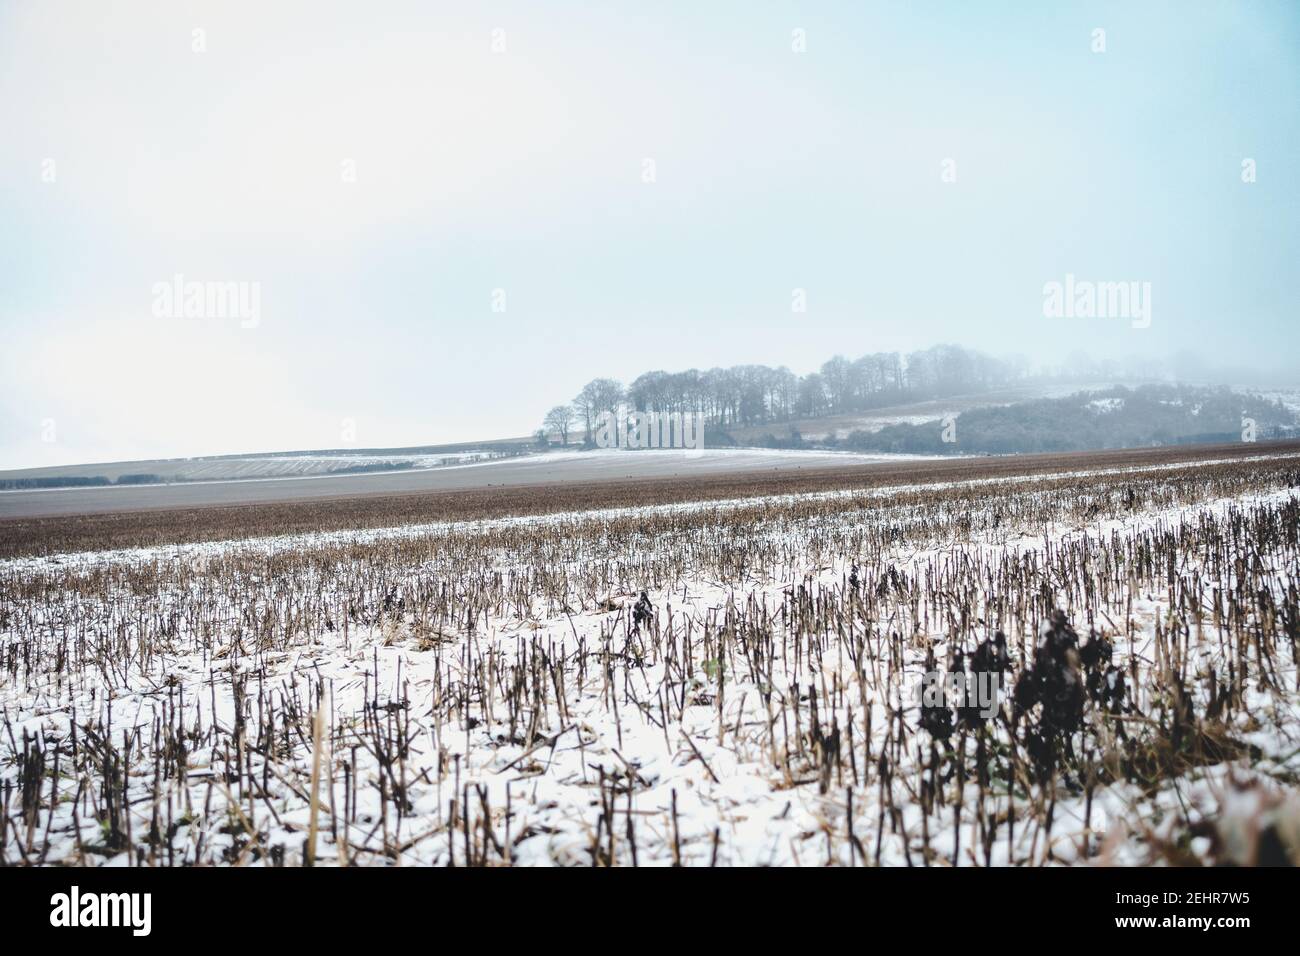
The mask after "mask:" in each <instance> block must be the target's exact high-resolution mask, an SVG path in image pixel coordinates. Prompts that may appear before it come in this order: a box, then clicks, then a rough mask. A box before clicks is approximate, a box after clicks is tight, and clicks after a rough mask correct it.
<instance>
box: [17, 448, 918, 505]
mask: <svg viewBox="0 0 1300 956" xmlns="http://www.w3.org/2000/svg"><path fill="white" fill-rule="evenodd" d="M406 460H407V459H403V461H406ZM910 460H917V461H923V460H926V459H925V458H924V457H923V456H915V455H889V454H871V455H860V454H853V453H849V452H835V451H781V450H766V449H749V448H706V449H702V450H700V451H683V450H645V451H617V450H613V449H610V450H594V451H570V452H550V453H547V454H532V455H520V456H515V457H510V458H498V459H472V460H453V459H452V458H450V457H449V458H447V460H446V461H444V460H443V456H436V458H431V459H429V460H428V461H423V460H420V461H417V462H416V463H415V464H414V465H413V466H412V467H410V468H403V469H402V470H400V471H387V472H383V471H378V472H370V473H363V474H342V475H340V474H330V473H328V472H325V471H322V472H320V473H317V474H312V473H306V472H303V473H290V474H285V475H278V476H263V477H248V478H246V477H238V478H231V479H228V480H220V481H218V480H204V481H187V482H183V483H177V484H163V485H158V484H151V485H142V486H140V485H121V486H117V485H114V486H108V487H83V488H50V489H32V490H19V491H0V518H11V517H36V516H49V515H71V514H104V513H112V512H121V511H139V510H144V509H151V508H162V507H191V508H199V507H208V506H212V505H233V504H259V503H260V504H265V503H271V502H283V501H306V500H312V499H322V498H340V497H350V496H352V495H364V494H406V493H411V492H436V491H463V490H468V489H481V488H490V487H503V486H520V485H543V484H546V485H550V484H558V483H565V482H583V481H625V480H640V479H654V478H691V477H696V476H707V475H727V474H751V473H752V474H757V473H761V472H779V471H790V470H798V469H801V468H833V467H839V466H846V465H865V464H878V463H883V462H894V461H910ZM308 461H310V462H314V463H315V465H313V467H315V466H320V465H322V459H316V458H311V459H308ZM330 461H331V462H334V463H335V464H334V465H331V466H330V467H332V468H333V467H342V466H339V465H337V462H339V461H343V459H337V458H332V459H330ZM368 463H370V464H373V463H374V462H373V460H372V459H358V460H357V461H356V462H351V463H350V464H352V465H356V464H362V465H364V464H368Z"/></svg>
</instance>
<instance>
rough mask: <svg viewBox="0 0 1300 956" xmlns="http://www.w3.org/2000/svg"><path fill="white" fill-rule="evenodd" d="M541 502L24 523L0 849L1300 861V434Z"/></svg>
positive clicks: (302, 505) (10, 545)
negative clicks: (955, 694)
mask: <svg viewBox="0 0 1300 956" xmlns="http://www.w3.org/2000/svg"><path fill="white" fill-rule="evenodd" d="M548 487H549V491H544V490H542V489H541V488H538V487H524V488H515V489H506V490H505V492H510V493H513V494H516V495H518V496H520V497H517V498H513V499H512V498H506V499H505V500H502V498H501V494H504V493H505V492H498V490H497V489H492V490H491V491H490V492H489V491H486V490H484V491H480V492H477V493H475V494H472V495H468V496H464V497H462V498H461V500H460V501H459V504H453V498H455V497H456V496H448V497H447V499H446V500H441V499H438V498H436V497H430V496H429V495H411V496H405V497H403V496H378V497H371V498H365V499H360V501H359V502H358V501H355V500H354V501H340V502H339V503H338V507H339V509H340V510H339V511H338V512H332V511H329V510H328V509H326V510H325V511H323V512H322V511H321V509H322V502H290V503H285V504H277V505H273V506H253V507H252V508H251V509H233V510H232V509H220V508H218V509H208V510H206V511H198V512H186V511H176V510H159V511H148V512H141V513H139V514H136V515H110V516H100V517H98V518H91V519H76V520H80V521H86V520H89V521H92V522H98V521H101V520H102V521H107V522H121V525H120V526H119V527H117V528H116V530H105V527H104V526H103V525H97V526H95V528H96V530H92V531H90V532H86V531H85V530H84V529H83V530H82V532H81V534H82V535H83V537H82V538H80V539H78V538H77V533H78V532H77V531H76V529H74V528H72V527H70V525H69V524H68V523H75V522H74V519H70V518H54V519H49V520H50V521H52V522H54V524H46V525H40V524H35V525H33V524H31V523H24V522H8V523H7V524H8V525H12V526H14V527H21V528H24V529H25V533H26V534H27V535H28V537H26V538H23V537H21V536H18V537H9V538H7V539H6V541H7V545H6V550H7V552H8V553H9V554H11V555H12V556H11V557H8V558H6V559H4V560H0V864H28V865H35V864H47V865H49V864H60V863H81V864H90V865H101V864H102V865H153V866H166V865H173V866H175V865H195V864H218V865H255V866H278V865H299V864H302V863H304V862H308V861H310V862H314V863H316V864H324V865H339V866H344V865H346V866H389V865H396V864H399V863H400V864H427V865H447V864H454V865H458V866H463V865H476V866H500V865H512V864H523V865H582V866H591V865H598V866H609V865H620V866H622V865H674V864H681V865H701V866H707V865H713V864H716V865H728V864H750V865H769V864H771V865H817V866H821V865H827V864H831V865H845V866H851V865H902V866H906V865H912V866H1003V865H1012V866H1050V865H1068V864H1080V863H1093V862H1110V863H1156V864H1169V863H1186V862H1194V863H1205V862H1211V863H1259V862H1279V861H1282V860H1288V859H1289V860H1292V861H1297V860H1300V839H1297V837H1296V834H1297V827H1300V805H1298V803H1297V798H1296V796H1295V792H1296V785H1297V783H1298V782H1300V693H1298V692H1297V689H1298V687H1300V685H1298V684H1297V681H1298V680H1300V670H1298V669H1297V647H1296V642H1297V637H1298V635H1300V623H1298V622H1300V603H1297V602H1298V601H1300V598H1298V597H1297V580H1298V579H1300V447H1296V445H1294V444H1291V445H1286V446H1280V445H1278V446H1245V447H1243V446H1233V447H1231V448H1217V449H1162V450H1160V451H1159V452H1152V451H1147V452H1142V453H1137V452H1124V453H1107V454H1104V455H1088V456H1069V455H1066V456H1049V457H1044V458H1040V459H1035V460H1026V459H982V460H967V461H946V462H939V463H926V464H924V465H922V464H918V463H908V464H898V463H895V464H891V465H888V466H870V467H866V468H857V469H843V468H841V469H826V470H821V471H808V472H802V473H796V474H790V473H777V474H775V475H768V474H764V475H758V476H756V475H752V474H750V475H744V474H741V475H737V474H730V475H721V476H713V477H710V478H701V479H697V480H695V481H685V482H684V481H679V480H666V481H660V482H638V483H631V484H625V483H618V482H604V483H602V482H589V483H585V484H584V483H574V484H569V485H558V486H557V485H552V486H548ZM548 494H549V495H551V497H547V495H548ZM365 503H371V504H372V505H373V510H369V511H367V510H365V508H364V507H363V505H364V504H365ZM530 506H531V511H532V513H529V511H530ZM502 508H506V509H507V510H505V511H501V510H500V509H502ZM296 509H308V511H307V512H306V513H305V514H299V513H297V511H296ZM457 509H459V510H457ZM176 515H186V516H188V517H186V519H185V521H183V522H181V523H179V524H167V523H165V522H166V519H168V518H169V517H170V516H176ZM232 515H234V516H233V517H232ZM295 515H296V517H295ZM349 516H350V517H351V518H352V519H353V521H352V523H351V524H346V523H344V522H346V520H347V519H348V517H349ZM300 519H301V520H300ZM159 520H162V521H163V522H164V523H163V524H162V525H156V524H155V522H156V521H159ZM311 522H314V524H311ZM303 524H308V525H310V526H308V527H303V526H302V525H303ZM366 525H369V526H366ZM60 527H62V528H63V529H64V530H63V531H62V532H61V533H62V534H63V535H64V537H63V538H62V539H61V540H62V544H61V545H59V546H57V547H50V546H48V545H47V546H41V544H40V543H39V541H38V537H39V536H40V535H42V534H50V535H52V534H53V533H54V531H55V530H56V529H57V528H60ZM250 528H257V529H260V530H259V531H257V532H256V533H250V532H249V529H250ZM32 535H36V536H37V537H31V536H32ZM131 536H134V538H133V541H132V546H127V545H126V544H124V542H125V541H126V540H127V539H128V538H131ZM151 539H157V540H151ZM217 539H224V540H217ZM232 539H233V540H232ZM105 540H108V541H110V542H111V546H112V547H113V548H115V549H116V550H107V551H106V550H89V549H88V547H97V546H98V545H101V544H103V543H104V542H105ZM91 542H96V544H91ZM74 545H75V546H74ZM46 551H51V552H59V553H57V554H54V553H51V554H48V555H47V554H45V553H44V552H46ZM956 675H962V676H961V677H960V678H958V677H957V676H956ZM967 680H968V681H969V685H968V686H972V687H975V686H978V687H980V688H984V689H991V690H992V691H993V696H992V697H991V698H989V699H987V700H985V699H984V698H983V697H981V699H980V701H979V706H976V704H975V703H974V702H973V700H971V699H966V698H952V697H944V696H940V697H939V698H934V697H932V696H928V695H927V688H930V689H933V688H934V687H935V686H957V682H958V681H962V682H965V681H967Z"/></svg>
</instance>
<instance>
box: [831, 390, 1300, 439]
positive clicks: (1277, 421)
mask: <svg viewBox="0 0 1300 956" xmlns="http://www.w3.org/2000/svg"><path fill="white" fill-rule="evenodd" d="M1243 419H1250V420H1252V421H1253V423H1254V435H1255V437H1256V438H1257V439H1259V440H1264V439H1268V438H1289V437H1294V436H1295V435H1297V434H1300V417H1298V416H1297V415H1296V413H1295V412H1294V411H1293V410H1291V409H1290V408H1288V407H1287V406H1285V405H1283V404H1282V403H1281V402H1278V401H1274V400H1272V399H1269V398H1266V397H1263V396H1260V395H1255V394H1248V393H1242V392H1236V391H1233V390H1231V389H1229V388H1226V387H1220V388H1204V387H1197V386H1190V385H1142V386H1139V387H1137V388H1125V387H1115V388H1108V389H1101V390H1097V391H1087V392H1077V393H1075V394H1073V395H1069V396H1066V397H1063V398H1044V399H1036V400H1033V401H1026V402H1016V403H1014V404H1010V405H1004V406H1000V407H983V408H974V409H970V410H968V411H964V412H962V413H961V414H959V415H956V416H955V417H954V418H951V419H948V420H945V419H942V418H937V419H933V420H931V421H927V422H924V423H906V424H897V425H889V426H886V427H884V428H881V429H879V430H877V431H866V430H858V431H854V432H852V433H851V434H850V435H849V436H848V437H847V438H845V439H844V440H843V441H841V442H838V443H837V444H838V446H839V447H842V448H846V449H852V450H854V451H884V452H905V453H913V454H940V455H941V454H972V453H973V454H1011V453H1018V452H1050V451H1088V450H1096V449H1103V448H1138V447H1145V446H1153V445H1182V444H1198V443H1210V442H1232V441H1242V440H1243V430H1244V429H1245V427H1246V426H1245V425H1243ZM949 423H951V425H952V426H953V427H952V428H951V429H949V428H948V427H947V426H948V424H949ZM945 431H947V433H948V435H950V436H951V437H954V438H955V439H956V440H955V441H944V435H945Z"/></svg>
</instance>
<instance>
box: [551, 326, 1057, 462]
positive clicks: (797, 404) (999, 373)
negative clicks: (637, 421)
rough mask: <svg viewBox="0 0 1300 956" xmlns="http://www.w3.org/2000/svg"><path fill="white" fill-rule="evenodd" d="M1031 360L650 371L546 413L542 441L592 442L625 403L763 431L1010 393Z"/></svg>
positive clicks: (919, 354)
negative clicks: (802, 371)
mask: <svg viewBox="0 0 1300 956" xmlns="http://www.w3.org/2000/svg"><path fill="white" fill-rule="evenodd" d="M1033 374H1034V373H1033V371H1032V369H1031V367H1030V365H1029V363H1028V361H1027V360H1025V359H1022V358H1015V359H997V358H992V357H990V356H988V355H985V354H983V353H981V352H977V351H974V350H972V349H965V348H962V347H960V346H957V345H936V346H933V347H931V348H928V349H923V350H919V351H915V352H908V353H900V352H875V353H872V354H869V355H863V356H861V357H860V358H857V359H849V358H846V357H845V356H843V355H836V356H835V357H834V358H831V359H828V360H827V361H826V362H824V363H822V366H821V368H820V369H819V370H817V371H815V372H809V373H808V374H806V375H797V374H796V373H794V372H792V371H790V369H789V368H787V367H786V366H784V365H782V366H779V367H777V368H772V367H770V366H767V365H733V366H731V367H730V368H711V369H708V370H706V371H700V370H699V369H693V368H692V369H687V370H686V371H684V372H665V371H659V370H656V371H651V372H645V373H643V374H642V375H639V376H637V377H636V378H635V379H634V380H633V381H632V382H631V384H629V385H626V386H624V385H623V383H621V382H619V381H617V380H615V379H612V378H596V379H592V380H591V381H590V382H588V383H587V384H586V385H584V386H583V387H582V390H581V391H580V392H579V393H578V394H577V395H576V396H574V398H573V400H572V402H570V403H568V404H564V405H557V406H555V407H554V408H552V409H551V410H550V411H549V412H547V413H546V416H545V418H544V419H543V422H542V428H541V429H540V430H539V431H538V432H537V436H536V437H537V438H538V440H539V441H540V442H542V443H545V442H547V441H548V440H549V439H548V438H547V436H548V435H556V436H558V437H559V439H560V442H561V444H565V445H567V444H568V443H569V439H570V436H574V435H576V434H577V433H578V432H579V431H580V432H581V434H582V436H583V440H584V441H586V442H587V443H590V442H591V436H592V434H593V431H594V429H595V427H596V423H597V421H598V420H599V417H600V415H601V413H603V412H607V411H608V412H613V411H616V410H617V408H618V406H619V405H620V404H623V405H626V406H627V407H628V408H632V409H636V410H639V411H647V412H665V413H673V412H682V413H686V412H693V413H696V414H700V415H702V416H703V417H704V421H705V424H706V425H708V426H712V427H714V428H722V429H725V428H729V427H735V426H741V425H761V424H764V423H766V422H785V421H795V420H798V419H804V418H819V417H823V416H827V415H841V414H846V413H851V412H858V411H865V410H867V409H872V408H880V407H883V406H887V405H896V404H899V403H902V402H910V401H920V400H924V399H930V398H942V397H944V396H947V395H956V394H967V393H971V392H980V391H987V390H990V389H994V388H1001V387H1005V386H1007V385H1010V384H1016V383H1019V382H1024V381H1026V380H1028V379H1030V378H1032V377H1033Z"/></svg>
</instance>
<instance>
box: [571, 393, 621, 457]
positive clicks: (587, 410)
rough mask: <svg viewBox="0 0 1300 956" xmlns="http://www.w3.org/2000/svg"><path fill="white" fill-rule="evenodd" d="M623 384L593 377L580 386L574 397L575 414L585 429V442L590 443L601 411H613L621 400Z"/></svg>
mask: <svg viewBox="0 0 1300 956" xmlns="http://www.w3.org/2000/svg"><path fill="white" fill-rule="evenodd" d="M623 396H624V393H623V386H622V385H620V384H619V383H618V382H616V381H615V380H614V379H612V378H594V379H592V380H591V381H590V382H588V383H587V384H586V385H584V386H582V391H581V392H579V393H578V395H577V397H576V398H574V400H573V404H574V409H575V414H576V416H577V417H578V418H579V419H580V420H581V421H582V423H583V427H584V428H585V429H586V433H585V437H586V440H587V443H588V444H590V443H591V433H592V428H593V426H594V425H595V423H596V420H597V419H598V418H599V417H600V414H601V413H602V412H614V411H616V410H617V406H618V403H619V402H621V401H622V400H623Z"/></svg>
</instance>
